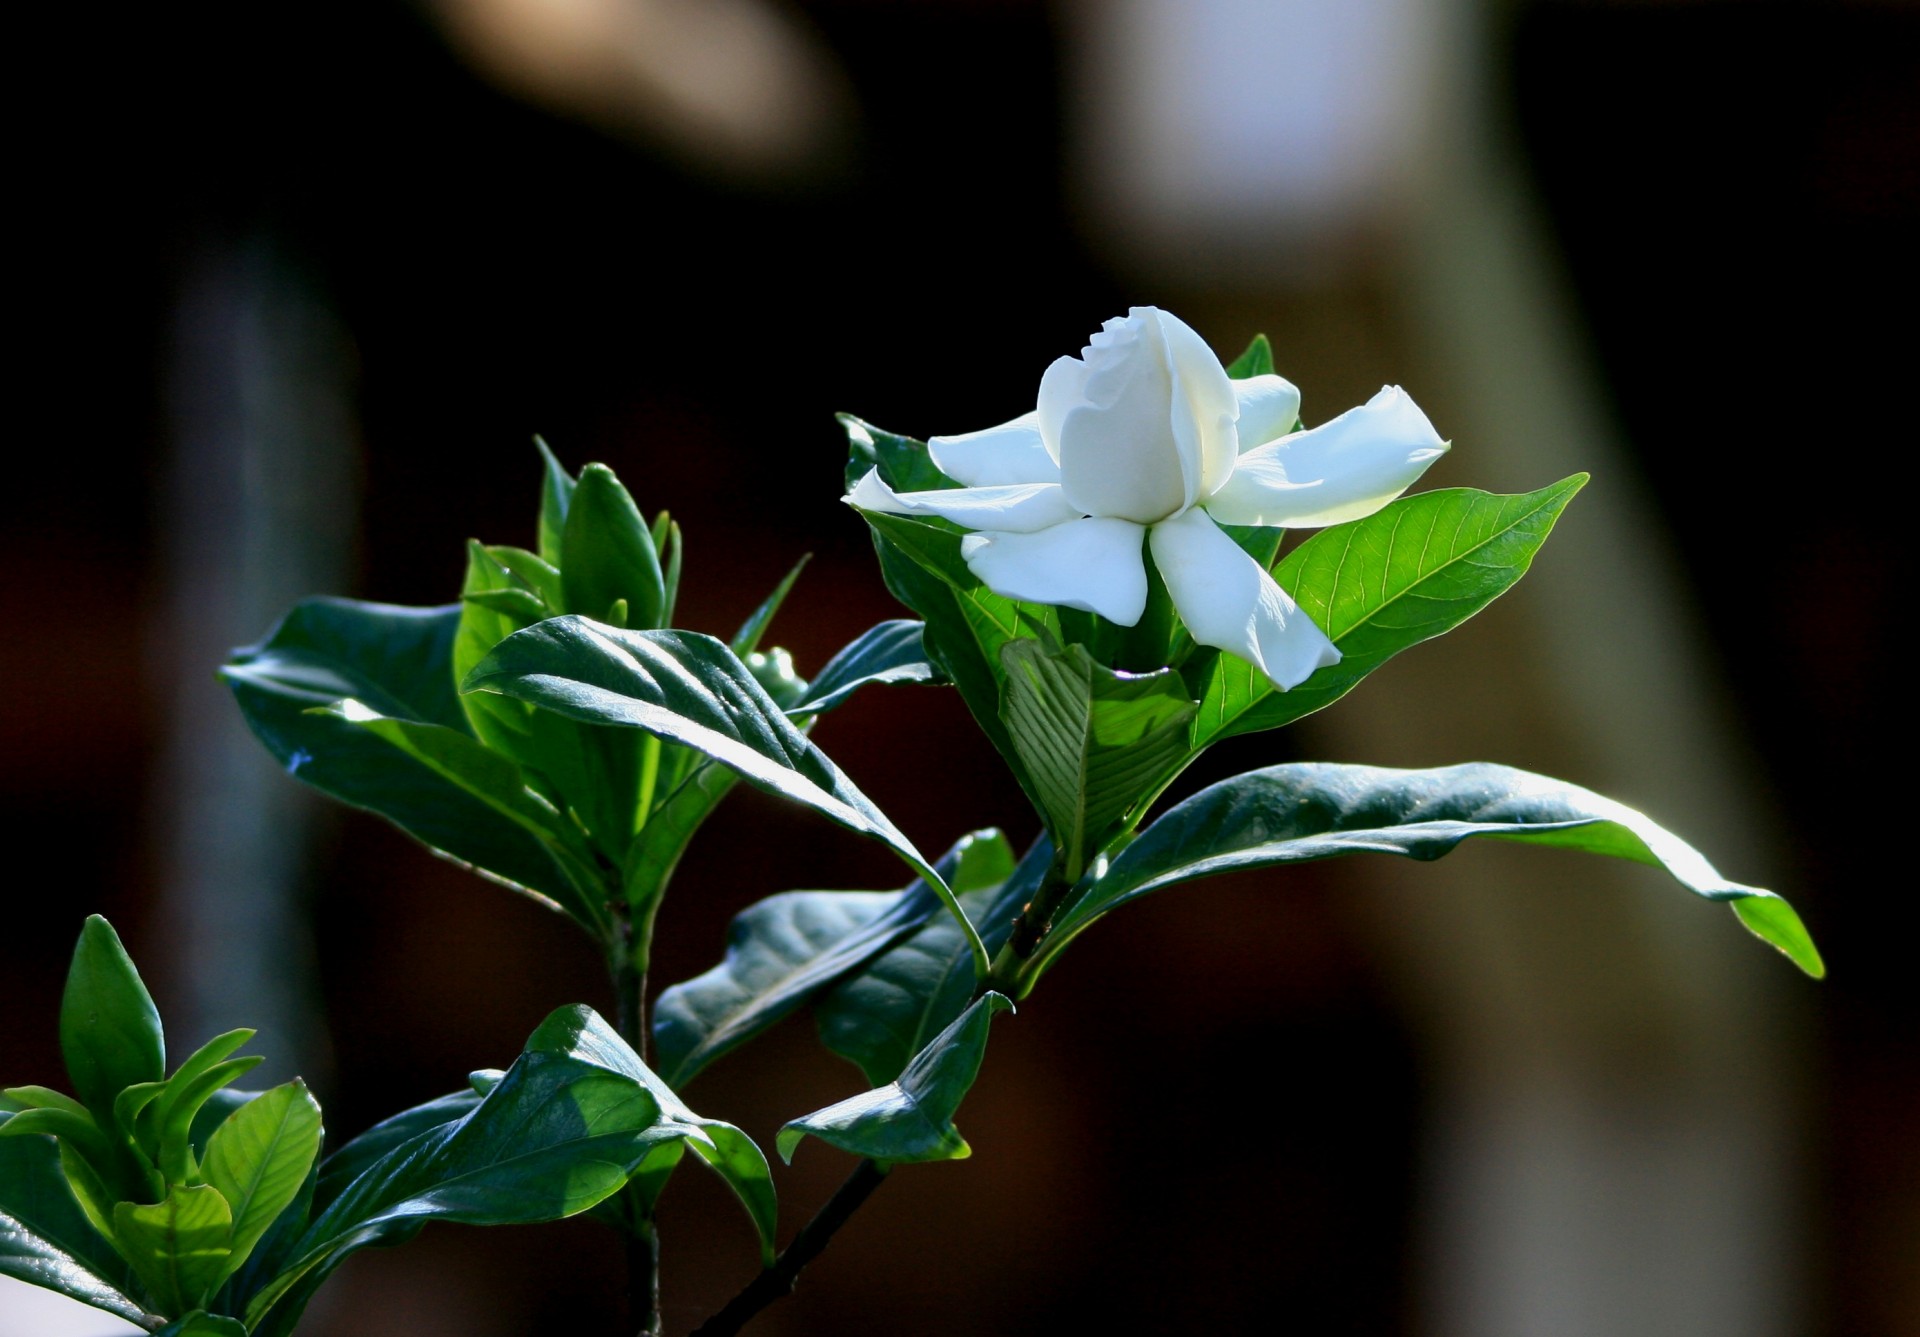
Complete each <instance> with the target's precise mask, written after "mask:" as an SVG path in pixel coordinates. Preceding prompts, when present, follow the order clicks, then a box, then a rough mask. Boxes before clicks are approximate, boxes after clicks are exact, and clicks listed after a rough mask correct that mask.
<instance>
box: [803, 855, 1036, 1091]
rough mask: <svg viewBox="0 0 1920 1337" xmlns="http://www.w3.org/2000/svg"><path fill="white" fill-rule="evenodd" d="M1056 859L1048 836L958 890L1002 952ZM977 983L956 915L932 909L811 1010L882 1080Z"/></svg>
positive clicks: (829, 1041)
mask: <svg viewBox="0 0 1920 1337" xmlns="http://www.w3.org/2000/svg"><path fill="white" fill-rule="evenodd" d="M1001 848H1003V849H1004V848H1005V846H1004V845H1003V846H1002V847H1001ZM1009 853H1011V851H1009ZM1052 863H1053V845H1052V843H1051V842H1050V841H1048V840H1047V839H1046V837H1044V836H1042V837H1041V838H1040V840H1039V841H1038V842H1036V843H1035V845H1034V847H1033V848H1032V849H1031V850H1029V851H1028V852H1027V856H1026V858H1024V859H1022V860H1021V861H1020V865H1019V867H1018V868H1017V869H1014V868H1008V869H1005V870H1004V871H1001V872H1000V875H999V876H998V877H997V878H996V879H994V880H993V881H992V882H991V883H987V884H982V885H977V886H973V887H969V888H967V889H966V891H965V892H964V894H963V895H962V896H961V897H960V904H961V905H962V906H964V907H965V908H966V911H967V915H968V917H969V918H971V919H972V920H973V921H974V922H975V923H976V924H978V925H979V926H980V936H981V937H982V938H983V939H985V940H986V944H987V950H988V951H990V952H995V953H997V952H998V951H999V950H1000V948H1001V947H1002V946H1004V945H1005V943H1006V941H1007V938H1008V937H1009V935H1010V934H1011V933H1012V931H1013V925H1014V921H1015V920H1016V919H1017V918H1018V917H1019V915H1020V912H1021V910H1022V909H1023V908H1024V907H1025V905H1026V903H1027V902H1028V901H1029V900H1031V899H1032V898H1033V893H1034V891H1035V890H1036V889H1037V888H1038V887H1039V885H1040V883H1041V881H1042V879H1044V878H1045V877H1046V874H1047V870H1048V868H1049V867H1050V866H1051V865H1052ZM956 885H958V883H956ZM974 988H975V985H974V980H973V963H972V960H971V958H970V957H969V955H968V952H967V944H966V941H965V939H963V938H962V937H961V936H960V933H959V931H958V930H957V929H956V928H955V927H954V923H953V920H952V918H951V917H950V916H947V915H931V916H928V917H926V918H925V919H924V920H923V921H922V922H921V924H920V926H919V927H918V928H916V929H915V930H913V932H911V933H910V934H908V935H907V936H906V937H904V938H902V939H900V940H899V941H898V942H897V943H896V944H895V945H893V946H891V947H889V948H887V950H885V951H883V952H881V953H879V954H878V955H876V956H873V957H871V958H869V959H868V960H867V961H865V962H864V963H862V964H861V965H860V966H858V967H857V968H856V969H854V970H851V971H848V972H847V973H845V974H843V975H842V976H840V977H839V978H838V979H837V980H836V981H835V982H834V983H833V985H832V986H831V987H829V988H828V989H826V990H825V991H824V992H822V993H820V994H819V995H818V996H816V997H815V998H814V1000H813V1015H814V1019H815V1020H816V1021H817V1022H818V1024H819V1027H820V1039H821V1041H822V1043H824V1044H825V1045H826V1046H827V1048H828V1049H831V1050H832V1051H833V1052H834V1053H836V1054H838V1055H840V1056H841V1057H842V1058H846V1059H850V1060H852V1061H853V1062H854V1063H856V1064H858V1065H859V1066H860V1070H861V1072H863V1073H864V1074H866V1078H867V1080H868V1081H869V1082H872V1083H873V1084H874V1085H875V1086H880V1085H883V1084H884V1083H887V1082H890V1081H893V1080H894V1079H895V1078H897V1077H898V1076H899V1075H900V1073H901V1072H902V1070H904V1069H905V1068H906V1066H907V1064H908V1063H909V1062H910V1061H911V1060H912V1058H913V1056H914V1055H915V1054H917V1053H919V1052H920V1051H921V1050H922V1049H924V1048H925V1047H926V1046H927V1044H928V1042H929V1041H931V1040H932V1039H933V1037H934V1036H935V1035H938V1034H939V1033H940V1032H941V1031H942V1030H944V1029H945V1028H946V1027H947V1026H949V1025H951V1024H952V1023H953V1021H954V1019H955V1018H957V1017H958V1016H959V1015H960V1014H961V1013H962V1012H964V1011H965V1010H966V1008H967V1004H968V1003H969V1002H971V1001H972V999H973V991H974Z"/></svg>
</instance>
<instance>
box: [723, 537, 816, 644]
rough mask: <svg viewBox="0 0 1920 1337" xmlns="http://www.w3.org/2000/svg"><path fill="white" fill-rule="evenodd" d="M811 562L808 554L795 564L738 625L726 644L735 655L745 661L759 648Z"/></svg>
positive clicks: (810, 556) (811, 557)
mask: <svg viewBox="0 0 1920 1337" xmlns="http://www.w3.org/2000/svg"><path fill="white" fill-rule="evenodd" d="M812 560H813V554H812V553H808V554H807V555H806V556H804V557H802V558H801V559H800V560H799V561H797V562H795V563H794V564H793V569H792V570H791V571H789V572H787V574H786V575H784V576H782V577H781V579H780V583H779V584H778V585H775V586H774V587H773V593H772V594H769V595H768V596H767V597H766V599H765V600H764V601H762V603H761V604H760V606H759V607H758V608H756V609H754V610H753V613H752V615H751V616H749V617H748V618H747V620H746V621H745V622H742V623H741V624H740V630H738V631H736V632H734V633H733V639H732V640H731V641H729V642H727V644H728V645H729V646H730V647H731V648H732V650H733V652H734V653H735V654H736V655H739V656H740V657H741V658H742V659H745V658H746V657H747V656H748V655H750V654H752V653H753V652H754V651H755V650H758V649H759V648H760V638H761V637H762V636H764V635H766V634H767V628H768V627H769V626H771V625H772V624H773V619H774V615H775V614H776V613H778V612H779V611H780V606H781V605H782V604H784V603H785V602H786V601H787V596H788V595H789V594H791V593H792V592H793V583H794V582H795V581H796V580H798V579H800V573H801V572H802V571H804V570H806V569H807V563H808V562H810V561H812Z"/></svg>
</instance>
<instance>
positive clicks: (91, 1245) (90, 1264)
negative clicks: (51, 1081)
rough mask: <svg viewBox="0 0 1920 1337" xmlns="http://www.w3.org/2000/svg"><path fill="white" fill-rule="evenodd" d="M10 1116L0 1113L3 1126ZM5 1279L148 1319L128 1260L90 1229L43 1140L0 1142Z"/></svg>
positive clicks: (0, 1266)
mask: <svg viewBox="0 0 1920 1337" xmlns="http://www.w3.org/2000/svg"><path fill="white" fill-rule="evenodd" d="M11 1117H12V1115H11V1113H10V1112H7V1111H0V1127H4V1126H5V1123H6V1121H7V1120H8V1119H9V1118H11ZM0 1276H8V1277H13V1278H14V1279H15V1280H18V1281H25V1282H28V1283H30V1284H32V1285H35V1286H42V1287H45V1288H46V1289H47V1290H50V1291H57V1292H59V1293H60V1294H61V1295H65V1296H67V1297H68V1298H70V1299H74V1300H78V1301H80V1302H81V1303H82V1304H89V1305H92V1306H93V1307H94V1308H96V1309H104V1310H105V1311H107V1312H108V1313H110V1314H116V1315H118V1316H119V1317H121V1318H124V1319H126V1320H128V1321H129V1322H133V1323H143V1322H144V1321H145V1320H146V1319H147V1318H148V1314H147V1311H146V1309H145V1307H144V1306H142V1305H141V1304H140V1303H139V1302H138V1301H137V1300H135V1299H134V1298H133V1295H134V1292H135V1291H136V1290H137V1289H138V1282H137V1280H136V1279H135V1277H134V1275H133V1271H132V1269H131V1268H129V1267H128V1266H127V1263H126V1260H125V1259H123V1258H121V1257H120V1255H119V1254H117V1253H115V1252H114V1250H113V1248H112V1246H111V1245H109V1244H108V1243H107V1241H106V1239H105V1238H104V1237H103V1236H102V1235H101V1234H100V1232H99V1231H98V1230H96V1229H95V1228H94V1227H93V1226H92V1225H91V1224H89V1223H88V1221H87V1218H86V1216H85V1214H84V1213H83V1212H82V1211H81V1209H80V1207H79V1205H78V1204H77V1203H76V1202H75V1201H74V1196H73V1193H72V1192H71V1190H69V1189H68V1187H67V1181H66V1176H65V1175H64V1174H63V1173H62V1172H61V1169H60V1152H59V1149H58V1147H57V1146H56V1144H55V1143H54V1142H53V1141H52V1140H51V1139H49V1138H44V1137H25V1136H22V1137H0Z"/></svg>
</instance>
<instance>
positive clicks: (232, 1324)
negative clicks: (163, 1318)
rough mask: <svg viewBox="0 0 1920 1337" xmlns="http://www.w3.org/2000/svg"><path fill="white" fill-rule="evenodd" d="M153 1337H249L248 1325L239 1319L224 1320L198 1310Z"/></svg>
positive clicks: (177, 1320) (168, 1325) (216, 1315)
mask: <svg viewBox="0 0 1920 1337" xmlns="http://www.w3.org/2000/svg"><path fill="white" fill-rule="evenodd" d="M153 1337H247V1325H246V1324H244V1323H242V1322H241V1321H240V1320H239V1319H237V1318H223V1317H221V1316H220V1315H218V1314H209V1313H207V1312H206V1311H205V1310H203V1309H196V1310H194V1311H193V1312H192V1313H191V1314H187V1315H184V1316H182V1317H180V1318H177V1319H175V1320H174V1321H173V1322H171V1323H169V1324H167V1326H166V1327H164V1328H162V1329H160V1331H159V1332H156V1333H155V1334H154V1335H153Z"/></svg>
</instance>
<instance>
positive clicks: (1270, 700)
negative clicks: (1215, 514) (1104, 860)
mask: <svg viewBox="0 0 1920 1337" xmlns="http://www.w3.org/2000/svg"><path fill="white" fill-rule="evenodd" d="M1586 481H1587V476H1586V475H1585V474H1575V475H1573V476H1572V477H1570V478H1566V479H1563V480H1562V481H1560V482H1558V483H1555V484H1553V485H1552V486H1551V487H1544V488H1541V489H1540V490H1539V491H1538V492H1528V493H1524V494H1521V495H1519V496H1495V495H1494V494H1492V493H1489V492H1477V491H1474V490H1473V489H1471V488H1443V489H1441V490H1439V491H1435V492H1422V493H1419V494H1417V495H1415V496H1411V497H1401V498H1400V499H1399V500H1398V501H1395V502H1392V503H1390V504H1389V505H1387V506H1385V507H1383V508H1381V509H1380V510H1378V511H1376V512H1374V513H1373V514H1372V515H1369V516H1367V517H1365V518H1364V519H1360V520H1352V521H1349V522H1347V523H1346V524H1341V525H1333V526H1331V527H1329V528H1327V529H1323V530H1321V531H1320V532H1319V533H1318V534H1315V535H1314V536H1313V537H1312V538H1310V539H1308V540H1307V541H1306V542H1305V543H1303V544H1301V545H1300V546H1299V547H1298V548H1296V549H1294V550H1293V551H1292V552H1291V553H1289V554H1287V556H1286V558H1285V559H1284V560H1283V561H1282V562H1281V563H1280V565H1279V566H1278V567H1277V568H1276V569H1275V570H1274V573H1273V576H1274V579H1275V580H1276V581H1277V582H1279V585H1280V588H1281V589H1283V590H1285V591H1287V592H1288V593H1289V594H1291V595H1292V596H1293V598H1294V600H1295V602H1297V603H1298V604H1299V605H1300V607H1301V609H1302V610H1303V611H1304V612H1305V613H1306V614H1307V616H1309V617H1311V618H1312V619H1313V620H1314V622H1315V623H1316V624H1318V625H1319V627H1320V629H1321V630H1323V631H1325V632H1326V633H1327V635H1328V636H1329V637H1331V638H1332V640H1333V643H1334V644H1335V645H1336V646H1338V647H1339V649H1340V653H1341V656H1342V658H1341V661H1340V662H1339V663H1338V664H1335V665H1333V666H1332V667H1330V668H1323V669H1321V670H1320V671H1319V672H1317V673H1315V674H1314V675H1313V676H1312V677H1311V678H1308V679H1307V680H1306V681H1305V682H1304V683H1301V684H1300V685H1299V686H1298V687H1295V688H1294V689H1293V690H1292V691H1290V692H1276V691H1274V690H1273V685H1272V684H1271V683H1270V682H1268V681H1267V679H1266V676H1265V675H1264V674H1262V673H1261V672H1260V671H1259V670H1257V669H1255V668H1254V667H1253V666H1252V665H1251V664H1249V663H1247V661H1245V660H1244V659H1240V658H1239V657H1237V656H1235V655H1228V654H1217V655H1216V656H1215V657H1214V658H1213V659H1212V660H1211V664H1210V667H1209V668H1207V669H1206V670H1205V671H1203V672H1200V673H1197V674H1196V673H1195V666H1194V665H1193V664H1189V666H1188V669H1187V672H1188V674H1189V675H1190V677H1192V678H1193V680H1194V681H1195V682H1196V684H1197V687H1198V690H1199V695H1200V713H1199V715H1198V716H1197V717H1196V718H1195V719H1194V723H1193V745H1194V747H1195V748H1196V749H1198V748H1201V747H1204V746H1206V745H1207V744H1209V743H1212V742H1215V741H1217V740H1219V739H1221V738H1228V737H1231V736H1233V735H1234V734H1242V733H1252V732H1254V731H1256V730H1260V729H1274V728H1278V727H1279V726H1281V725H1283V724H1290V723H1292V722H1293V721H1294V720H1297V719H1299V718H1300V717H1301V716H1303V715H1310V714H1312V713H1313V712H1314V711H1316V710H1319V709H1321V708H1322V707H1323V706H1328V705H1331V704H1332V703H1333V702H1335V701H1337V700H1339V699H1340V698H1341V697H1342V696H1345V695H1346V694H1347V692H1349V691H1351V690H1352V689H1353V687H1354V685H1355V684H1357V683H1358V682H1359V681H1360V680H1361V679H1362V678H1364V677H1366V676H1367V675H1368V674H1369V673H1371V672H1373V671H1374V670H1375V669H1377V668H1379V667H1380V665H1381V664H1383V663H1385V662H1386V661H1387V660H1388V659H1389V658H1391V657H1392V656H1394V655H1396V654H1398V653H1400V651H1402V650H1405V649H1407V648H1408V647H1409V646H1414V645H1418V644H1419V643H1420V642H1421V641H1424V640H1428V639H1431V638H1432V637H1435V636H1438V635H1440V634H1441V633H1442V632H1446V631H1451V630H1453V628H1455V627H1457V626H1459V625H1460V624H1461V623H1462V622H1465V621H1466V620H1467V619H1468V618H1470V617H1472V616H1473V615H1474V614H1475V613H1477V612H1479V611H1480V610H1481V609H1482V608H1485V607H1486V606H1487V605H1488V604H1490V603H1492V602H1493V601H1494V600H1495V599H1497V598H1499V597H1500V596H1501V595H1502V594H1504V593H1506V592H1507V590H1509V589H1510V588H1512V587H1513V585H1514V583H1515V582H1516V581H1518V580H1519V579H1520V577H1521V576H1523V575H1525V574H1526V573H1527V568H1528V567H1529V566H1530V565H1532V563H1533V555H1534V553H1536V552H1537V551H1539V549H1540V545H1541V544H1542V543H1544V542H1546V539H1547V535H1548V533H1550V532H1551V531H1552V529H1553V524H1554V521H1555V520H1557V519H1558V518H1559V516H1560V512H1561V511H1562V510H1563V509H1565V507H1566V504H1567V503H1568V502H1569V501H1570V500H1572V498H1573V494H1574V493H1576V492H1578V491H1579V490H1580V489H1581V487H1582V486H1584V485H1585V483H1586Z"/></svg>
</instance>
